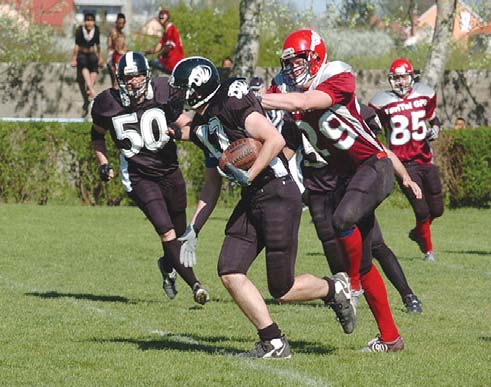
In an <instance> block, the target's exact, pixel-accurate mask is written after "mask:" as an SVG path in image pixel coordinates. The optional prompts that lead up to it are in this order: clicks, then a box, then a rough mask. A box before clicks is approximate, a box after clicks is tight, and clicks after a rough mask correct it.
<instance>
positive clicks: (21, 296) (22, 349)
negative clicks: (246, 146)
mask: <svg viewBox="0 0 491 387" xmlns="http://www.w3.org/2000/svg"><path fill="white" fill-rule="evenodd" d="M229 212H230V210H227V209H218V210H217V211H216V212H215V213H214V215H213V217H212V219H211V221H210V222H209V224H208V225H207V226H206V227H205V229H204V230H203V231H202V233H201V235H200V240H199V245H198V254H199V256H198V266H197V268H196V271H197V274H198V276H199V278H200V279H201V281H202V282H203V283H204V284H206V286H207V288H208V289H209V291H210V294H211V297H212V299H211V302H210V303H209V304H207V305H206V306H204V307H201V306H199V305H197V304H195V303H194V302H193V300H192V295H191V291H190V290H189V289H188V288H186V287H185V286H184V284H183V281H182V280H180V281H179V283H178V285H179V294H178V296H177V297H176V299H175V300H173V301H169V300H167V299H166V298H165V297H164V296H163V294H162V291H161V288H160V286H161V283H160V274H159V272H158V270H157V267H156V258H157V257H158V256H159V254H160V243H159V241H158V238H157V237H156V235H155V234H154V231H153V229H152V227H151V225H150V224H149V223H148V222H147V221H146V220H145V218H144V216H143V215H142V214H141V213H140V212H139V210H138V209H136V208H132V207H120V208H118V207H104V208H102V207H101V208H94V207H75V206H73V207H68V206H31V205H1V206H0V235H1V237H0V308H1V309H0V310H1V312H0V313H1V317H0V375H1V377H0V385H8V386H14V385H50V386H54V385H56V386H70V385H73V386H75V385H76V386H102V385H103V386H115V385H128V386H134V385H162V386H163V385H165V386H173V385H175V386H196V385H202V386H214V385H215V386H217V385H224V386H235V385H244V386H301V385H314V386H321V385H356V386H368V385H387V386H394V385H414V386H420V385H427V386H433V385H448V386H450V385H452V386H471V385H475V386H483V385H490V384H491V371H490V368H489V362H490V360H491V329H490V326H491V325H490V320H491V303H490V295H489V294H490V292H489V283H490V276H491V269H490V266H489V264H490V258H491V238H490V237H489V235H490V234H489V229H490V226H491V222H490V219H491V210H477V209H464V210H458V211H448V212H447V213H446V214H444V217H443V218H442V219H440V220H438V221H436V222H435V223H434V227H433V233H434V245H435V248H436V251H437V252H438V262H436V263H435V264H427V263H424V262H422V260H421V254H420V253H419V252H418V250H417V247H416V246H415V245H414V243H412V242H410V241H409V240H408V239H407V231H408V230H409V229H410V228H411V227H412V224H413V218H412V214H411V211H410V210H409V209H399V208H394V207H389V206H387V205H386V206H384V207H382V208H381V209H380V210H379V211H378V215H379V219H380V222H381V225H382V229H383V231H384V234H385V237H386V240H387V242H388V244H389V245H390V246H391V247H392V248H393V249H394V251H395V252H396V253H397V254H398V256H399V257H400V261H401V264H402V266H403V267H404V269H405V271H406V275H407V277H408V279H409V282H410V284H411V286H412V287H413V289H414V290H415V292H416V293H417V294H418V296H419V297H420V298H421V300H422V301H423V303H424V304H423V307H424V313H423V315H421V316H413V315H407V314H406V313H404V312H403V311H402V304H401V301H400V299H399V297H398V295H397V294H396V292H395V290H394V289H393V288H392V287H390V286H388V291H389V298H390V302H391V306H392V309H393V313H394V317H395V320H396V322H397V324H398V326H399V328H400V331H401V333H402V335H403V336H404V338H405V341H406V350H405V351H404V352H403V353H398V354H362V353H360V352H359V351H358V350H359V349H360V348H362V347H363V346H364V345H365V344H366V342H367V340H369V339H371V338H372V337H373V336H374V335H375V333H376V332H377V329H376V326H375V323H374V320H373V318H372V316H371V314H370V312H369V310H368V307H367V306H366V304H365V302H364V301H363V302H362V305H361V307H360V308H359V314H358V316H359V325H358V327H357V330H356V331H355V332H354V333H353V334H352V335H350V336H346V335H344V334H343V333H342V331H341V328H340V326H339V325H338V323H337V322H336V321H335V320H334V317H333V316H334V315H333V313H332V311H330V310H328V309H325V308H322V307H321V306H320V303H319V302H312V303H307V304H295V305H277V304H275V303H273V302H272V301H271V298H270V296H269V294H268V293H267V287H266V283H265V274H264V259H263V257H262V256H261V257H259V258H258V259H257V261H256V262H255V264H254V265H253V267H252V269H251V272H250V275H251V277H252V278H253V280H254V281H255V282H256V283H257V284H258V286H259V288H260V290H261V291H262V293H263V295H264V296H265V297H266V299H267V300H268V303H270V310H271V313H272V315H273V318H274V319H275V320H276V321H277V322H278V323H279V324H280V326H281V327H282V329H283V330H284V331H285V333H286V334H287V335H288V337H289V340H290V343H291V348H292V351H293V353H294V356H293V358H292V360H290V361H244V360H240V359H236V358H233V357H232V356H229V354H230V353H235V352H238V351H242V350H248V349H250V348H251V347H252V345H253V344H254V342H255V341H256V335H255V332H254V329H253V328H252V326H251V325H250V324H249V323H248V321H246V319H245V318H244V317H243V315H242V314H241V313H240V312H239V310H238V308H237V307H236V305H235V304H234V303H233V302H232V301H231V298H230V297H229V295H228V294H227V292H226V290H225V289H224V288H223V286H222V285H221V283H220V281H219V279H218V277H217V275H216V261H217V256H218V254H219V251H220V245H221V240H222V235H223V228H224V226H225V222H226V219H227V217H228V214H229ZM309 221H310V219H309V217H308V216H307V214H306V213H304V217H303V220H302V229H301V243H300V246H299V256H298V264H297V272H298V273H301V272H306V271H309V272H312V273H314V274H318V275H326V274H327V266H326V263H325V259H324V257H323V256H322V253H321V248H320V243H319V242H318V241H317V239H316V236H315V232H314V229H313V226H312V225H311V224H310V223H309ZM270 301H271V302H270Z"/></svg>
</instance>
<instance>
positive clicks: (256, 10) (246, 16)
mask: <svg viewBox="0 0 491 387" xmlns="http://www.w3.org/2000/svg"><path fill="white" fill-rule="evenodd" d="M262 3H263V2H262V0H241V1H240V8H239V10H240V29H239V36H238V39H237V46H236V48H235V56H234V68H233V71H232V72H233V73H234V74H236V75H240V76H243V77H247V78H251V77H252V76H253V75H254V69H255V67H256V63H257V57H258V54H259V15H260V12H261V8H262V5H263V4H262Z"/></svg>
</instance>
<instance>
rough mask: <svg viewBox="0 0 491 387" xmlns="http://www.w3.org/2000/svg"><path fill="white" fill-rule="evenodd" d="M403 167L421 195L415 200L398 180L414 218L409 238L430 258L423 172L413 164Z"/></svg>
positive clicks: (430, 246)
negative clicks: (414, 221)
mask: <svg viewBox="0 0 491 387" xmlns="http://www.w3.org/2000/svg"><path fill="white" fill-rule="evenodd" d="M405 166H406V169H407V171H408V173H409V176H411V179H412V180H413V181H414V182H415V183H416V184H418V185H419V186H420V188H421V191H422V193H423V197H422V199H416V197H415V196H414V193H413V192H412V190H411V189H410V188H407V187H404V186H403V185H402V182H401V181H400V179H398V183H399V187H400V188H401V190H402V192H403V193H404V195H405V196H406V198H407V200H408V201H409V203H410V204H411V207H412V208H413V211H414V216H415V217H416V225H415V227H414V228H413V229H412V230H411V231H410V232H409V238H410V239H411V240H413V241H414V242H416V243H417V244H418V246H419V249H420V250H421V252H422V253H423V254H425V257H426V256H430V255H431V256H432V251H433V246H432V242H431V231H430V224H431V216H430V208H429V206H428V202H427V198H426V190H425V185H424V176H423V171H422V170H421V168H419V166H418V165H415V164H414V163H413V164H406V165H405Z"/></svg>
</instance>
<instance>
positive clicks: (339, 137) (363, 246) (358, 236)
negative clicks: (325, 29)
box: [262, 30, 419, 352]
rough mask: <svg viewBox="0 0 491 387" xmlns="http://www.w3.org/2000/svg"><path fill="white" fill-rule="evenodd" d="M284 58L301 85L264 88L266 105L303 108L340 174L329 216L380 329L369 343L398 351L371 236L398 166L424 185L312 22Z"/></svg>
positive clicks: (290, 77)
mask: <svg viewBox="0 0 491 387" xmlns="http://www.w3.org/2000/svg"><path fill="white" fill-rule="evenodd" d="M281 62H282V74H283V77H284V79H285V80H286V81H287V83H289V84H291V85H293V86H295V87H297V88H299V89H300V90H301V91H300V92H287V93H270V94H266V95H265V96H264V97H263V98H262V105H263V107H265V108H266V109H268V110H271V109H283V110H286V111H290V112H297V111H300V112H303V113H302V118H301V121H300V122H299V123H298V127H299V128H300V130H301V131H302V133H303V134H305V136H306V138H307V139H308V142H309V143H310V144H311V145H312V146H313V147H314V149H315V151H316V152H317V153H318V154H319V155H320V156H321V157H322V158H323V159H325V160H326V161H327V162H328V165H329V167H330V168H331V170H332V173H333V174H334V175H335V176H337V178H338V182H337V183H336V191H335V200H336V205H335V210H334V213H333V215H332V222H333V226H334V230H335V231H336V234H337V237H338V241H339V242H340V244H341V247H342V249H343V251H344V253H345V256H346V257H347V258H348V263H349V273H350V279H351V281H352V285H353V287H354V288H355V289H360V287H363V290H364V296H365V298H366V300H367V302H368V305H369V306H370V309H371V310H372V313H373V314H374V317H375V320H376V322H377V325H378V327H379V330H380V336H377V337H376V338H375V339H373V340H371V341H369V343H368V346H367V347H366V349H365V350H367V351H376V352H391V351H401V350H403V348H404V341H403V339H402V337H401V336H400V334H399V331H398V329H397V326H396V324H395V322H394V319H393V317H392V312H391V310H390V306H389V302H388V299H387V291H386V288H385V285H384V282H383V280H382V277H381V276H380V274H379V272H378V271H377V269H376V267H375V266H374V265H373V264H372V260H371V250H372V249H371V236H372V233H373V227H374V223H375V216H374V211H375V209H376V208H377V206H378V205H379V204H380V203H381V202H382V201H383V200H384V199H385V198H386V197H387V196H388V195H389V194H390V192H391V190H392V184H393V176H394V168H396V169H397V170H398V173H400V174H401V175H402V176H404V179H403V180H404V184H405V185H407V186H408V187H409V188H412V189H413V190H415V191H417V190H419V187H417V185H416V184H415V183H414V182H413V181H411V179H410V178H409V176H408V175H407V173H406V174H404V171H403V170H401V167H402V164H401V163H400V161H399V160H398V159H396V158H393V153H391V152H390V151H387V150H386V149H385V148H384V147H383V145H382V144H381V143H380V142H379V141H378V140H377V138H376V136H375V135H374V133H373V132H372V131H371V130H370V129H369V128H368V126H367V124H366V123H365V121H364V120H363V118H362V117H361V114H360V107H359V104H358V101H357V99H356V94H355V89H356V83H355V75H354V73H353V71H352V69H351V67H350V66H349V65H347V64H346V63H343V62H340V61H333V62H328V61H327V55H326V48H325V45H324V41H323V40H322V38H321V37H320V35H318V34H317V33H316V32H315V31H312V30H297V31H294V32H292V33H291V34H290V35H288V36H287V37H286V39H285V42H284V44H283V52H282V55H281ZM360 273H361V276H360ZM360 281H361V284H360ZM360 285H361V286H360Z"/></svg>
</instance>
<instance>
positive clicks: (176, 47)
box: [160, 23, 184, 73]
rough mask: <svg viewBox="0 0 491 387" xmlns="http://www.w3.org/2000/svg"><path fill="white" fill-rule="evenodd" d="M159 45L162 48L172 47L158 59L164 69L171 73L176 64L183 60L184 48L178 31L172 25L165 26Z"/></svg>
mask: <svg viewBox="0 0 491 387" xmlns="http://www.w3.org/2000/svg"><path fill="white" fill-rule="evenodd" d="M160 44H161V45H162V46H164V45H167V44H170V45H171V46H172V48H171V49H170V50H169V51H167V52H166V53H165V54H163V55H162V57H161V58H160V63H161V64H162V66H164V69H165V70H166V71H168V72H169V73H171V72H172V70H173V69H174V66H175V65H176V64H177V62H179V61H180V60H181V59H183V58H184V48H183V47H182V42H181V37H180V36H179V30H178V29H177V27H176V26H175V25H174V24H172V23H169V24H167V26H166V27H165V31H164V33H163V34H162V38H161V39H160Z"/></svg>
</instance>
